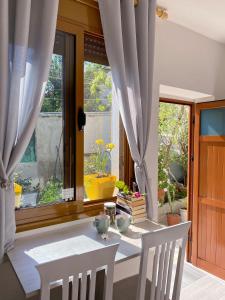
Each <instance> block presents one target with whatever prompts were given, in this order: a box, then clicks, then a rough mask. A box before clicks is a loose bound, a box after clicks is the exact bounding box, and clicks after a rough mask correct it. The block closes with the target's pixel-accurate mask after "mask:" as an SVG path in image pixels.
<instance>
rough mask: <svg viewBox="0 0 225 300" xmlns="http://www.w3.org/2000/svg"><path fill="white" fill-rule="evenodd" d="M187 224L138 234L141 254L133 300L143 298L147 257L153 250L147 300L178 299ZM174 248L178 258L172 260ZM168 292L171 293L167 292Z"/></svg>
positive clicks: (142, 299)
mask: <svg viewBox="0 0 225 300" xmlns="http://www.w3.org/2000/svg"><path fill="white" fill-rule="evenodd" d="M190 225H191V222H185V223H181V224H178V225H174V226H170V227H165V228H162V229H159V230H156V231H154V232H149V233H146V234H143V235H142V255H141V262H140V272H139V282H138V289H137V298H136V299H137V300H144V299H145V287H146V278H147V266H148V254H149V249H150V248H155V254H154V258H153V264H152V279H151V288H150V299H149V300H169V299H170V295H171V292H172V300H179V299H180V289H181V281H182V275H183V266H184V258H185V250H186V244H187V239H188V231H189V228H190ZM176 246H178V259H177V261H174V253H175V247H176ZM174 264H175V279H174V284H173V286H172V284H171V283H172V272H173V268H174ZM171 289H172V290H171Z"/></svg>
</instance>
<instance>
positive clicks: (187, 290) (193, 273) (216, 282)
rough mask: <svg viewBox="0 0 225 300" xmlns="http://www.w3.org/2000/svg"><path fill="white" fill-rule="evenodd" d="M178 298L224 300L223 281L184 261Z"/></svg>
mask: <svg viewBox="0 0 225 300" xmlns="http://www.w3.org/2000/svg"><path fill="white" fill-rule="evenodd" d="M180 300H225V281H223V280H222V279H219V278H217V277H215V276H213V275H211V274H208V273H206V272H204V271H202V270H200V269H198V268H196V267H194V266H193V265H191V264H189V263H185V266H184V275H183V282H182V290H181V298H180Z"/></svg>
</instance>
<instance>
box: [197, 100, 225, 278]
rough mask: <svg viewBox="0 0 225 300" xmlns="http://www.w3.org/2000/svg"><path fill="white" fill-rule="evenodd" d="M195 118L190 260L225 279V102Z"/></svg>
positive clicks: (205, 106)
mask: <svg viewBox="0 0 225 300" xmlns="http://www.w3.org/2000/svg"><path fill="white" fill-rule="evenodd" d="M195 118H196V119H195V140H194V178H193V179H194V198H193V231H192V237H193V243H192V244H193V247H192V262H193V263H194V264H195V265H197V266H198V267H200V268H203V269H205V270H207V271H208V272H211V273H213V274H215V275H217V276H219V277H221V278H223V279H225V101H216V102H209V103H202V104H198V105H196V117H195Z"/></svg>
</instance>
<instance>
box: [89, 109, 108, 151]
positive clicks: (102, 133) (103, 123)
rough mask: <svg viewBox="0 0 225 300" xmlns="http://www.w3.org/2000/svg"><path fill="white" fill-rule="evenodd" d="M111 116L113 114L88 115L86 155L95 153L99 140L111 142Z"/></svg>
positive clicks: (94, 113) (90, 113) (97, 113)
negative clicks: (95, 146)
mask: <svg viewBox="0 0 225 300" xmlns="http://www.w3.org/2000/svg"><path fill="white" fill-rule="evenodd" d="M111 116H112V113H111V112H88V113H86V126H85V128H84V153H86V154H89V153H93V151H94V145H95V141H96V140H97V139H103V140H104V141H105V143H110V142H111Z"/></svg>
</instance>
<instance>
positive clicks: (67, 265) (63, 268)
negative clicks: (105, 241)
mask: <svg viewBox="0 0 225 300" xmlns="http://www.w3.org/2000/svg"><path fill="white" fill-rule="evenodd" d="M117 249H118V244H115V245H112V246H107V247H104V248H102V249H98V250H95V251H90V252H87V253H83V254H80V255H73V256H68V257H65V258H61V259H58V260H54V261H50V262H47V263H43V264H39V265H37V266H36V268H37V270H38V271H39V274H40V278H41V300H49V299H50V285H51V284H52V283H54V282H55V281H59V280H60V281H61V282H62V300H68V299H69V283H70V282H71V284H72V296H71V298H70V299H72V300H77V299H78V295H79V294H80V298H79V299H80V300H86V299H88V300H94V298H95V285H96V272H97V271H98V270H99V269H101V268H104V269H105V280H104V283H105V285H104V286H102V288H104V300H111V299H112V291H113V273H114V260H115V255H116V251H117ZM89 276H90V284H89V291H87V277H89ZM79 290H80V292H79ZM87 294H88V295H87Z"/></svg>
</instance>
